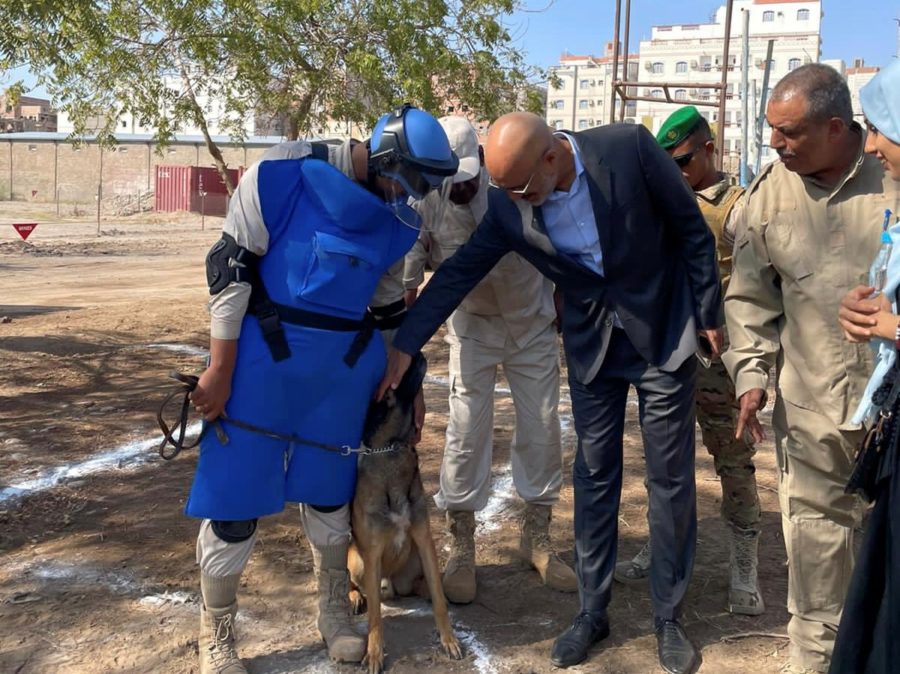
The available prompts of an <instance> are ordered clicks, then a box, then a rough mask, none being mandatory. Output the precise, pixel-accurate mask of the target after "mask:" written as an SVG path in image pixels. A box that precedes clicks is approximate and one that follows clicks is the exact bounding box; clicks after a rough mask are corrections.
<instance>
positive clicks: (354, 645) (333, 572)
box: [312, 544, 366, 662]
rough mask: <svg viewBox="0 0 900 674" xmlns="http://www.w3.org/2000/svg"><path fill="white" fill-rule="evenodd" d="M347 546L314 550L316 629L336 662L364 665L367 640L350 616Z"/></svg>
mask: <svg viewBox="0 0 900 674" xmlns="http://www.w3.org/2000/svg"><path fill="white" fill-rule="evenodd" d="M347 547H348V546H347V544H340V545H327V546H325V545H323V546H320V547H313V549H312V550H313V565H314V568H315V573H316V582H317V583H318V598H319V601H318V603H319V617H318V619H317V620H316V627H318V628H319V634H320V635H322V639H323V640H324V641H325V645H326V646H327V647H328V656H329V657H330V658H331V659H332V660H335V661H337V662H360V661H361V660H362V659H363V656H364V655H365V654H366V638H365V637H364V636H363V635H361V634H360V633H359V632H357V631H356V630H355V629H353V622H352V619H351V617H350V616H351V613H350V596H349V593H350V572H349V571H348V570H347Z"/></svg>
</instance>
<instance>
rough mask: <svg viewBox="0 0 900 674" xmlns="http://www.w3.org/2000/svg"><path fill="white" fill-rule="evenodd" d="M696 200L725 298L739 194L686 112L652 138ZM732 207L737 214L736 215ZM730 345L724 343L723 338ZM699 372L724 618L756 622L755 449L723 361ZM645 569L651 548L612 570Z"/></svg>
mask: <svg viewBox="0 0 900 674" xmlns="http://www.w3.org/2000/svg"><path fill="white" fill-rule="evenodd" d="M656 140H657V142H658V143H659V144H660V146H661V147H662V148H663V149H664V150H666V151H667V152H668V153H669V154H670V155H671V156H672V158H673V159H674V160H675V163H676V164H678V167H679V168H680V169H681V173H682V175H684V178H685V180H686V181H687V182H688V184H689V185H690V186H691V188H692V189H693V190H694V193H695V194H696V196H697V204H698V205H699V206H700V210H701V212H702V213H703V215H704V217H705V218H706V222H707V224H708V225H709V228H710V229H711V230H712V232H713V234H714V235H715V237H716V253H717V257H718V262H719V275H720V277H721V279H722V285H723V296H724V290H725V288H726V287H727V285H728V280H729V278H730V276H731V255H732V249H733V247H734V228H733V222H734V218H733V217H732V214H733V213H734V212H736V211H738V210H739V208H740V205H739V203H738V202H739V200H740V198H741V196H742V195H743V193H744V190H743V189H742V188H740V187H736V186H733V185H731V182H730V180H729V178H728V176H727V175H725V174H724V173H721V172H719V171H718V169H717V168H716V161H715V157H716V146H715V142H714V140H713V136H712V131H711V130H710V128H709V123H708V122H707V121H706V119H704V118H703V117H702V116H701V115H700V113H699V112H698V111H697V108H695V107H694V106H686V107H683V108H679V109H678V110H676V111H675V112H673V113H672V114H671V115H670V116H669V117H668V119H666V121H665V122H663V125H662V127H660V130H659V133H658V134H657V135H656ZM736 206H737V208H736ZM726 339H727V336H726ZM707 363H708V366H707V367H701V368H698V370H697V397H696V409H697V421H698V422H699V424H700V430H701V432H702V435H703V444H704V445H706V449H707V451H709V453H710V454H711V455H712V457H713V460H714V462H715V467H716V473H717V474H718V476H719V478H720V479H721V481H722V518H723V519H724V520H725V521H726V522H727V523H728V529H729V534H730V540H731V582H730V586H729V592H728V610H729V611H731V612H732V613H740V614H743V615H759V614H760V613H762V612H763V611H764V610H765V604H764V603H763V598H762V594H761V593H760V591H759V585H758V581H757V574H756V568H757V549H758V541H759V531H760V529H759V518H760V508H759V495H758V493H757V489H756V469H755V467H754V465H753V455H754V453H755V452H756V450H755V448H754V446H753V444H752V443H751V442H749V441H748V440H747V439H746V438H741V439H735V426H736V423H737V404H736V402H735V392H734V382H732V380H731V378H730V377H729V376H728V372H727V371H726V369H725V366H724V365H723V364H722V362H721V361H718V360H717V361H708V360H706V359H704V365H707ZM649 568H650V542H649V541H648V542H647V543H646V544H645V545H644V547H643V548H642V549H641V551H640V552H639V553H638V554H637V555H636V556H635V557H634V558H633V559H630V560H626V561H623V562H620V563H619V564H618V565H617V566H616V574H615V578H616V579H617V580H619V581H621V582H633V581H638V580H641V579H643V578H645V577H646V576H647V575H648V574H649Z"/></svg>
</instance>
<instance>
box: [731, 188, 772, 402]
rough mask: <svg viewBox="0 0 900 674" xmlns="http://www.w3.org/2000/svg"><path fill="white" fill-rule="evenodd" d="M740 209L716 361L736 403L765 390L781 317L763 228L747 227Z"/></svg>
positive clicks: (758, 225)
mask: <svg viewBox="0 0 900 674" xmlns="http://www.w3.org/2000/svg"><path fill="white" fill-rule="evenodd" d="M748 215H749V214H748V209H747V208H746V204H745V205H744V207H742V208H741V209H739V210H738V211H737V212H736V213H735V217H734V221H735V232H736V239H737V240H736V243H735V246H734V261H733V270H732V275H731V281H730V283H729V285H728V292H727V293H726V295H725V322H726V325H727V326H728V337H729V339H730V341H731V346H730V348H729V349H728V351H726V352H725V354H724V355H723V356H722V360H723V361H724V363H725V366H726V367H727V368H728V372H729V374H730V375H731V378H732V379H733V380H734V382H735V393H736V395H737V397H738V398H740V396H741V395H742V394H744V393H746V392H747V391H749V390H750V389H754V388H761V389H763V390H765V388H766V384H767V383H768V378H769V370H770V369H771V368H772V366H773V365H774V364H775V358H776V356H777V355H778V351H779V349H780V340H779V330H778V324H779V320H780V318H781V316H782V314H783V312H784V308H783V303H782V296H781V289H780V284H779V282H778V281H779V279H778V274H777V272H776V271H775V269H774V268H773V266H772V262H771V260H770V259H769V253H768V248H767V244H766V226H765V224H758V223H750V222H748Z"/></svg>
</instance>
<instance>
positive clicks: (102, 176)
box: [0, 136, 266, 204]
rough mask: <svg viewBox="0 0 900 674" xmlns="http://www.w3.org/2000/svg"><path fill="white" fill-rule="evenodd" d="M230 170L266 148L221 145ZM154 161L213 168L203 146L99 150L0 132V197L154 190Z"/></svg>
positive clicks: (78, 198) (39, 198)
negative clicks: (8, 135) (19, 138)
mask: <svg viewBox="0 0 900 674" xmlns="http://www.w3.org/2000/svg"><path fill="white" fill-rule="evenodd" d="M220 149H221V150H222V155H223V157H224V159H225V162H226V163H227V164H228V166H229V168H238V167H241V166H244V167H247V166H250V164H252V163H253V162H255V161H257V160H258V159H259V158H260V157H261V156H262V154H263V153H264V152H265V151H266V147H256V146H253V147H244V146H239V145H238V146H235V145H232V146H220ZM158 164H180V165H187V166H212V165H213V161H212V157H210V155H209V153H208V152H207V150H206V147H205V146H203V145H195V144H173V145H170V146H168V147H166V148H164V149H163V150H162V152H161V153H159V152H157V148H156V147H155V146H154V145H153V144H152V143H148V142H131V143H123V144H121V145H118V146H117V147H116V148H115V149H106V150H102V151H101V149H100V147H99V146H98V145H96V144H93V143H84V144H82V145H80V146H77V147H76V146H75V145H73V144H71V143H68V142H65V141H53V140H18V139H16V140H11V139H6V138H3V137H2V136H0V200H7V199H8V200H25V201H35V202H44V203H53V202H55V201H56V199H57V193H58V198H59V200H60V201H61V202H64V203H84V204H93V203H96V201H95V199H96V196H97V191H98V188H99V189H101V190H102V194H103V198H104V199H106V198H109V197H113V196H118V195H134V194H137V193H139V192H144V191H147V190H151V189H153V188H154V185H153V182H154V179H155V176H156V166H157V165H158Z"/></svg>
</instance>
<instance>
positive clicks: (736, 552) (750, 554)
mask: <svg viewBox="0 0 900 674" xmlns="http://www.w3.org/2000/svg"><path fill="white" fill-rule="evenodd" d="M728 530H729V533H730V538H731V563H730V566H731V583H730V584H729V587H728V610H729V611H731V612H732V613H737V614H740V615H760V614H761V613H762V612H763V611H765V610H766V604H765V602H763V598H762V593H761V592H760V591H759V581H758V580H757V575H756V567H757V561H758V552H759V531H756V530H753V529H739V528H737V527H735V526H734V525H729V526H728Z"/></svg>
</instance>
